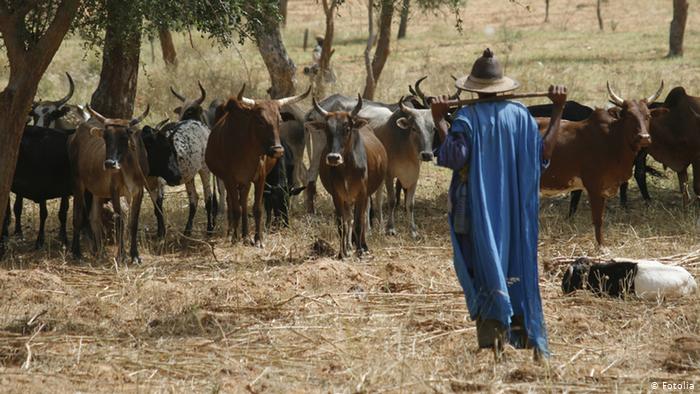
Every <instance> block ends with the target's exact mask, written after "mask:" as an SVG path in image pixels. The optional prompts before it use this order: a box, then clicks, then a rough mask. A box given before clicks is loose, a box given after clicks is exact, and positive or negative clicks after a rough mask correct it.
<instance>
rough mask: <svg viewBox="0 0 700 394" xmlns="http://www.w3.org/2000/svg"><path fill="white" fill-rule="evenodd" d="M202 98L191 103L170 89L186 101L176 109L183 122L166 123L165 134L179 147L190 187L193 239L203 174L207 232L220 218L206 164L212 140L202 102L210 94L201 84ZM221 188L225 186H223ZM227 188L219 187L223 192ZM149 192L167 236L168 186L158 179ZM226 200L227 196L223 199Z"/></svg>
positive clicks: (179, 160)
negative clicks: (165, 202) (198, 184)
mask: <svg viewBox="0 0 700 394" xmlns="http://www.w3.org/2000/svg"><path fill="white" fill-rule="evenodd" d="M199 89H200V92H201V96H200V97H199V98H198V99H196V100H187V98H186V97H185V96H183V95H181V94H179V93H177V92H176V91H175V89H173V88H170V91H171V92H172V93H173V95H174V96H175V97H177V98H178V100H180V101H181V102H182V106H180V107H178V108H176V109H175V112H176V113H177V114H179V115H180V121H179V122H177V123H168V124H166V125H165V126H164V127H163V129H162V132H163V133H165V135H166V136H167V137H168V138H170V139H171V140H172V142H173V145H174V147H175V152H176V154H177V163H178V166H179V167H180V173H181V174H182V180H181V183H180V184H185V187H186V188H187V198H188V200H189V215H188V217H187V224H186V225H185V230H184V231H183V234H184V235H185V236H190V235H191V234H192V225H193V221H194V217H195V214H196V213H197V203H198V201H199V195H198V193H197V188H196V186H195V177H196V176H197V174H199V177H200V179H201V181H202V189H203V190H204V206H205V208H206V211H207V232H208V233H211V232H212V231H214V226H215V222H216V215H217V213H218V210H219V209H218V205H219V204H218V201H217V199H216V197H215V193H214V190H213V189H212V187H213V185H212V175H211V171H209V168H207V165H206V163H205V162H204V151H205V149H206V146H207V140H209V133H211V130H210V128H209V127H208V126H207V124H206V117H205V115H204V111H203V110H202V103H203V102H204V99H205V98H206V95H207V93H206V91H205V90H204V88H203V87H202V85H201V84H199ZM220 186H221V185H220ZM221 189H223V188H222V187H219V190H221ZM149 193H150V194H151V199H152V200H153V202H154V205H155V206H156V209H155V214H156V219H157V220H158V236H159V237H163V236H164V235H165V227H164V224H163V218H162V215H163V210H162V206H163V198H164V184H163V182H162V181H160V180H157V179H151V180H149ZM222 198H223V197H222Z"/></svg>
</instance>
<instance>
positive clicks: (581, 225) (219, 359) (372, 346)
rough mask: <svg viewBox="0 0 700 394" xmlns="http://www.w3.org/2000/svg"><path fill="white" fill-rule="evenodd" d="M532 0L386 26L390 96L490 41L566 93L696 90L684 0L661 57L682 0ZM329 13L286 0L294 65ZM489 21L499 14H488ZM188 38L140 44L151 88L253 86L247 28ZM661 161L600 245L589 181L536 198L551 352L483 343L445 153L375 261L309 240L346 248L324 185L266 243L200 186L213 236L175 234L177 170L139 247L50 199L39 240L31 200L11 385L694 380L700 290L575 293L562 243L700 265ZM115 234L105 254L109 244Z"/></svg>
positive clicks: (356, 44)
mask: <svg viewBox="0 0 700 394" xmlns="http://www.w3.org/2000/svg"><path fill="white" fill-rule="evenodd" d="M542 3H543V2H542ZM589 3H590V4H589ZM532 6H533V11H531V12H528V11H526V10H525V9H523V8H522V7H520V6H517V5H514V4H512V3H510V2H506V1H502V2H493V1H490V2H489V1H485V0H474V1H469V2H468V3H467V5H466V6H465V8H464V9H463V11H462V17H463V19H464V21H465V22H464V30H465V32H464V34H463V35H459V34H458V33H456V32H455V31H454V29H452V27H451V25H452V20H453V19H454V17H453V16H452V15H450V14H439V15H437V16H434V15H426V16H422V15H421V14H420V13H418V14H416V15H415V16H414V18H413V19H412V20H411V25H410V26H409V36H410V37H409V39H407V40H406V41H402V42H400V43H397V44H394V47H393V50H394V51H393V53H392V55H391V56H392V57H391V59H390V63H389V64H388V65H387V71H385V74H384V75H383V76H382V82H381V84H380V89H379V91H378V93H379V96H380V97H378V98H379V99H382V100H386V101H390V100H395V99H397V98H398V97H399V96H400V95H401V94H404V93H405V92H404V90H405V87H406V85H407V84H408V83H412V82H413V81H414V80H415V79H417V78H418V77H420V76H422V75H423V74H429V75H430V76H431V77H430V78H429V79H428V80H427V81H426V90H430V91H431V92H435V91H445V92H448V91H450V90H451V88H450V86H451V80H450V79H449V74H451V73H455V74H464V73H466V72H467V70H468V67H469V65H470V64H471V62H472V58H474V57H475V56H477V55H478V54H479V53H480V51H481V50H483V47H485V46H486V45H491V46H492V47H493V48H495V50H496V53H497V55H498V54H501V56H502V58H504V59H505V58H506V57H507V59H508V60H507V62H508V66H507V72H508V73H509V74H512V75H513V76H514V77H516V78H519V79H520V80H521V81H522V82H523V84H524V90H534V89H538V90H540V89H542V88H546V85H548V84H549V83H551V82H561V83H565V84H567V85H569V86H570V87H571V89H572V98H573V99H576V100H579V101H582V102H584V103H587V104H591V105H601V106H602V105H604V103H605V100H606V96H605V81H606V80H608V79H610V80H612V81H614V82H615V83H616V84H617V86H619V87H620V90H621V91H622V94H630V95H633V94H634V95H639V96H642V95H645V96H646V95H648V94H650V93H651V92H653V91H654V90H655V87H656V86H657V85H658V83H659V79H660V78H664V79H665V80H666V82H667V86H676V85H679V84H682V85H684V86H685V87H686V89H687V90H688V91H689V92H691V94H695V95H700V77H699V75H700V73H698V71H700V66H698V65H699V64H700V63H699V62H698V60H700V55H698V53H700V46H698V44H697V43H698V42H700V41H698V37H699V36H700V34H699V32H698V30H697V28H696V26H697V25H698V23H697V22H699V21H700V20H699V19H698V16H697V15H698V14H697V13H693V11H694V9H693V8H691V16H690V18H689V21H688V31H687V32H686V57H685V58H683V59H671V60H667V59H663V56H664V55H665V52H666V50H667V28H668V22H669V21H670V15H671V9H670V2H663V4H661V2H657V1H651V0H648V1H629V0H627V1H619V2H618V1H616V2H609V3H604V17H605V20H606V26H605V27H606V30H605V31H604V32H602V33H600V32H598V30H597V21H596V19H595V7H594V2H592V1H591V2H583V1H561V2H559V1H557V2H553V10H552V14H551V20H552V22H550V23H549V24H547V25H544V24H542V23H541V21H542V19H543V10H542V4H539V2H538V3H536V4H532ZM363 7H364V6H363V4H362V3H361V2H359V1H349V2H348V4H346V5H344V6H343V8H341V17H340V18H339V19H338V22H337V29H338V35H337V40H338V41H337V42H336V44H337V45H338V47H337V48H338V53H337V54H336V55H335V57H334V61H335V63H334V64H335V66H336V72H337V73H338V75H339V82H338V85H337V86H336V87H335V88H334V89H333V90H338V91H341V92H344V93H347V94H353V93H354V92H356V91H357V90H359V89H361V87H362V81H363V80H364V71H363V68H362V67H363V66H362V58H361V54H362V49H363V47H364V39H365V38H364V34H365V31H366V26H365V25H364V21H365V13H364V12H365V11H364V8H363ZM320 15H321V11H320V9H319V6H318V5H316V4H315V2H313V1H299V2H295V1H291V2H290V22H289V27H288V28H287V31H286V36H287V42H288V45H289V49H290V53H291V54H292V56H293V57H294V58H295V59H296V60H297V63H299V64H300V66H301V65H303V63H304V62H305V61H306V60H307V59H309V58H310V55H309V54H308V53H304V52H303V51H302V50H301V34H302V32H303V30H304V28H307V27H308V28H310V29H311V32H312V34H313V33H320V32H321V26H322V23H323V21H322V20H321V19H320ZM488 26H490V27H492V28H493V29H494V31H495V33H494V34H492V35H489V34H486V33H485V31H488V30H489V29H486V27H488ZM193 35H194V34H193ZM178 40H179V41H178V56H179V57H180V61H181V63H180V68H179V69H178V70H177V71H175V72H172V71H171V72H166V71H165V69H164V68H163V67H162V65H161V63H160V61H159V59H156V61H155V62H151V60H150V49H149V47H148V44H147V43H146V44H145V45H144V53H143V58H144V66H143V70H144V74H143V75H142V78H141V82H140V83H141V85H140V88H139V96H138V100H139V103H140V104H143V103H145V102H150V103H152V104H153V105H154V108H156V109H157V111H161V113H163V114H165V113H168V112H169V111H170V109H171V108H172V107H174V104H175V99H174V98H173V97H170V96H169V94H168V93H167V86H168V85H169V84H171V83H173V82H176V81H179V84H181V85H185V84H184V83H183V82H182V81H192V83H191V84H190V85H191V86H189V85H185V86H189V87H183V88H182V90H184V91H186V92H187V91H189V90H191V91H193V92H194V89H195V82H194V79H193V78H192V76H196V78H199V79H202V80H203V81H205V82H206V83H205V86H210V97H217V96H223V95H224V94H230V93H232V92H235V91H237V89H238V88H239V87H240V84H241V83H242V82H243V80H245V79H248V80H250V81H252V82H253V83H252V86H253V90H252V92H258V97H262V95H263V93H262V92H264V90H265V88H266V86H267V85H266V84H267V82H266V78H267V76H266V74H265V72H264V69H262V68H261V61H260V60H259V57H258V56H257V55H256V53H255V49H254V48H253V47H251V46H250V45H245V46H242V47H239V50H240V52H241V55H242V57H239V56H238V55H237V54H236V53H235V51H232V50H228V49H220V48H217V47H216V46H211V45H208V44H207V45H205V44H206V43H207V41H206V40H205V39H202V38H199V37H197V35H194V37H193V42H194V44H195V46H194V47H192V46H190V40H189V37H186V36H178ZM83 56H84V57H83ZM81 59H83V60H81ZM202 59H205V61H204V62H203V60H202ZM241 59H245V63H244V62H243V61H242V60H241ZM66 69H68V70H72V73H73V76H74V78H75V79H76V83H78V81H81V83H80V84H79V85H78V89H77V92H76V100H75V101H76V102H82V101H85V100H87V99H88V98H89V94H90V91H91V89H92V88H93V87H94V86H95V84H96V81H97V75H98V71H99V62H98V61H96V60H95V59H94V55H92V54H90V53H86V52H83V50H82V48H81V47H80V42H79V40H78V39H77V38H72V39H71V40H69V41H68V42H66V43H65V44H64V47H63V48H62V49H61V51H60V52H59V54H58V57H57V59H56V61H55V62H54V64H53V65H52V67H51V70H50V72H49V74H48V75H47V78H46V81H45V82H44V83H43V84H42V87H41V94H42V95H43V97H52V96H54V95H55V96H60V95H61V93H60V92H63V89H65V87H63V86H64V84H65V81H63V79H62V78H63V77H62V72H63V70H66ZM246 70H247V71H246ZM242 76H245V77H242ZM300 80H301V77H300ZM251 95H253V94H252V93H251ZM81 100H82V101H81ZM306 105H307V106H308V103H306ZM156 117H157V116H154V117H152V119H151V120H152V123H156V122H157V121H159V120H160V118H159V119H155V118H156ZM655 166H656V167H657V168H661V166H660V165H658V164H655ZM666 175H667V178H666V179H657V180H653V181H652V184H651V187H650V192H651V194H652V197H653V199H654V200H653V201H652V202H651V203H645V202H644V201H643V200H642V199H641V197H639V194H638V192H637V190H636V189H635V188H634V187H633V188H632V190H631V192H630V196H631V201H630V208H629V209H628V210H625V209H623V208H621V207H620V205H619V203H617V201H616V200H613V201H611V202H610V204H609V206H608V209H607V212H606V218H605V229H604V231H605V234H606V237H607V246H606V248H604V249H603V250H598V249H596V248H595V246H594V239H593V230H592V226H591V225H590V209H589V207H588V205H587V203H585V201H584V202H583V203H582V204H581V207H580V210H579V212H578V214H577V215H576V216H575V217H574V218H573V219H571V220H569V219H566V217H565V214H566V212H567V208H568V199H566V198H554V199H543V200H542V203H541V215H540V228H541V236H540V274H541V279H540V285H541V289H542V295H543V304H544V312H545V317H546V322H547V327H548V334H549V338H550V347H551V351H552V357H551V359H550V360H549V362H548V363H545V364H533V363H532V362H531V361H530V360H531V353H530V352H527V351H518V350H515V349H512V348H507V349H506V360H505V361H504V362H502V363H500V364H495V363H494V362H493V355H492V354H491V353H490V352H488V351H478V350H477V348H476V340H475V329H474V324H473V322H471V321H469V319H468V315H467V313H466V306H465V302H464V299H463V296H462V294H461V289H460V287H459V284H458V283H457V280H456V276H455V274H454V270H453V267H452V261H451V246H450V242H449V236H448V233H447V224H446V213H445V211H446V209H445V204H446V190H447V185H448V182H449V176H450V174H449V172H448V171H446V170H443V169H440V168H437V167H435V166H434V165H430V164H429V165H425V166H423V169H422V176H423V178H422V180H421V184H420V186H419V191H418V193H417V218H418V223H419V231H420V234H421V236H420V238H419V239H417V240H413V239H411V238H410V236H409V235H408V232H407V223H406V218H405V215H404V214H403V213H399V216H398V230H399V235H398V236H394V237H390V236H385V235H383V232H382V231H381V229H380V228H375V229H374V230H373V232H372V235H371V237H370V240H369V242H370V248H371V250H372V256H371V258H368V259H363V260H357V259H349V260H345V261H337V260H335V259H334V258H332V257H329V256H328V251H327V250H325V249H324V248H314V247H313V245H314V243H316V241H317V240H325V241H327V242H329V243H330V245H331V246H332V248H333V249H335V248H336V247H337V239H336V233H335V229H334V227H333V226H332V224H331V223H332V220H333V219H332V211H331V204H330V200H329V197H328V196H327V195H326V194H325V193H323V192H322V193H320V196H319V197H320V201H319V206H320V213H319V214H318V215H315V216H309V215H306V214H303V213H302V211H303V209H302V207H301V205H300V204H296V205H295V207H294V214H293V217H292V224H291V227H290V228H289V229H284V230H281V231H277V232H274V233H271V234H269V235H267V237H266V247H265V249H254V248H251V247H247V246H243V245H241V244H237V245H231V244H230V243H229V242H227V241H226V240H225V237H224V235H223V234H224V230H223V227H222V226H219V229H218V233H217V235H215V236H214V237H211V238H207V237H205V235H204V233H203V231H202V230H203V228H204V219H205V218H204V217H203V207H201V208H200V209H201V211H202V212H200V213H199V214H198V221H197V223H196V228H197V229H198V231H195V237H196V238H197V239H199V240H201V241H193V240H186V239H184V238H181V237H180V236H179V235H178V230H181V229H182V227H183V226H184V222H185V219H186V214H185V211H186V209H187V203H186V198H185V194H184V188H174V189H170V190H169V192H168V194H167V196H166V214H167V218H168V220H169V235H168V237H167V238H166V240H165V241H163V242H159V241H157V240H155V238H154V233H155V229H154V226H155V220H154V218H153V213H152V205H151V203H150V202H148V201H146V202H145V203H144V210H143V212H142V223H143V226H142V229H141V232H140V241H141V248H142V256H143V258H144V262H143V264H141V265H138V266H134V265H131V266H124V265H116V264H115V263H114V262H113V261H112V260H111V258H108V257H105V258H87V259H85V260H84V261H82V262H76V261H74V260H73V259H72V258H71V257H70V256H69V255H68V254H66V253H65V251H63V250H62V249H61V247H60V245H59V244H58V242H57V241H56V240H55V234H56V230H57V221H56V216H55V213H54V212H55V211H56V210H57V204H52V205H51V211H50V212H51V214H50V216H49V221H48V223H47V228H48V229H49V234H50V236H49V238H51V242H49V246H48V247H47V248H46V249H45V250H42V251H33V250H32V245H33V242H32V240H33V238H34V236H35V230H36V227H37V222H36V218H37V217H38V212H37V209H36V207H34V206H32V205H30V204H25V212H26V213H25V220H24V222H25V236H26V238H27V239H26V240H19V239H14V238H13V239H12V240H11V251H10V253H9V256H8V257H7V258H6V260H5V261H4V262H3V263H2V269H0V305H1V306H0V390H1V391H6V392H64V391H83V392H113V391H129V392H136V391H138V392H166V391H167V392H171V391H176V392H182V391H188V392H189V391H195V392H217V391H224V392H256V393H257V392H483V391H493V392H525V391H536V392H540V391H550V392H564V391H567V392H606V393H607V392H614V391H624V392H629V391H632V392H639V391H642V392H646V391H649V390H651V388H652V386H651V384H652V383H653V382H657V383H658V384H659V387H661V384H662V382H664V381H666V382H672V383H682V382H687V383H694V384H695V386H697V385H698V384H700V303H699V302H698V301H700V300H699V296H698V295H697V294H696V295H694V296H692V297H689V298H685V299H682V300H675V301H665V300H659V301H657V302H647V301H640V300H636V299H633V298H630V299H625V300H617V299H615V300H613V299H603V298H597V297H594V296H591V295H590V294H587V293H578V294H576V295H575V296H562V294H561V290H560V282H561V274H562V270H563V268H564V266H565V263H564V261H565V260H567V259H571V258H574V257H578V256H583V255H588V256H594V257H599V258H609V257H619V256H627V257H636V258H660V259H664V260H665V261H667V262H669V263H672V264H680V265H682V266H684V267H686V268H687V269H688V270H689V271H690V272H691V273H692V274H693V275H694V276H695V277H696V278H697V277H700V242H698V232H697V229H696V225H695V222H696V218H697V217H698V213H700V212H698V209H697V208H696V207H695V206H691V207H689V208H688V209H683V207H682V206H681V198H680V194H679V193H678V192H677V191H676V190H677V183H676V180H675V177H674V176H673V174H672V173H671V172H670V171H667V172H666ZM584 200H585V199H584ZM200 205H202V204H200ZM210 245H211V247H210ZM212 247H213V248H212ZM107 254H108V256H112V255H113V250H112V249H111V247H110V248H109V249H108V251H107ZM687 387H688V386H686V388H687Z"/></svg>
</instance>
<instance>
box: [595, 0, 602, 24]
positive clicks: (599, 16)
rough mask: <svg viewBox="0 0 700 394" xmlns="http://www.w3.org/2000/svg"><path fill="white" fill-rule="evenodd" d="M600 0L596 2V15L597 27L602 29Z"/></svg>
mask: <svg viewBox="0 0 700 394" xmlns="http://www.w3.org/2000/svg"><path fill="white" fill-rule="evenodd" d="M601 7H602V5H601V0H598V3H597V4H596V15H597V16H598V28H599V29H600V31H603V11H602V10H601Z"/></svg>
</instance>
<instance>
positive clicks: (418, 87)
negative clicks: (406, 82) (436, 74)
mask: <svg viewBox="0 0 700 394" xmlns="http://www.w3.org/2000/svg"><path fill="white" fill-rule="evenodd" d="M426 78H428V76H427V75H426V76H424V77H423V78H420V79H418V80H417V81H416V85H415V86H416V94H417V95H418V97H420V98H421V99H423V101H425V94H424V93H423V91H422V90H421V89H420V83H421V82H423V81H425V80H426Z"/></svg>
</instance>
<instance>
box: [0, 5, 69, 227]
mask: <svg viewBox="0 0 700 394" xmlns="http://www.w3.org/2000/svg"><path fill="white" fill-rule="evenodd" d="M78 4H79V1H78V0H63V1H61V3H60V5H59V6H58V7H57V10H56V14H55V16H54V18H53V20H52V21H50V25H49V26H48V28H47V30H46V31H45V33H44V35H43V36H42V37H41V38H39V40H38V42H36V43H34V44H32V45H30V46H29V47H28V48H27V47H26V46H25V43H24V40H23V34H24V32H25V31H26V26H25V18H24V17H25V15H26V14H27V12H29V9H25V10H20V9H21V8H22V7H21V6H20V7H17V8H19V9H15V10H14V12H13V13H9V12H8V11H7V10H6V7H7V6H6V5H2V6H0V33H1V34H2V39H3V42H4V44H5V50H6V53H7V59H8V62H9V65H10V67H9V68H10V77H9V80H8V82H7V86H6V87H5V89H4V90H3V91H2V92H0V113H2V114H3V116H0V206H1V207H2V209H0V223H2V222H3V220H4V219H5V213H6V211H5V207H7V203H8V200H9V197H10V188H11V186H12V178H13V177H14V173H15V167H16V165H17V155H18V153H19V144H20V141H21V139H22V133H23V132H24V124H25V122H26V120H27V114H28V113H29V109H30V108H31V105H32V100H33V99H34V96H35V95H36V89H37V86H38V85H39V81H40V80H41V77H42V76H43V75H44V72H46V69H47V68H48V66H49V64H50V63H51V60H52V59H53V57H54V55H55V54H56V51H57V50H58V48H59V46H60V45H61V42H62V41H63V38H64V37H65V35H66V33H67V32H68V28H69V27H70V24H71V22H72V21H73V18H74V17H75V14H76V12H77V10H78ZM28 8H31V7H28Z"/></svg>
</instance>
